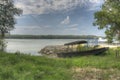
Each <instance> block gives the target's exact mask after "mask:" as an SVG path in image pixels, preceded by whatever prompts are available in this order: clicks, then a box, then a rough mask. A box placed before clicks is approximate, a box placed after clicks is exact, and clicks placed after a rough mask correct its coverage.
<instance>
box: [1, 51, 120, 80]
mask: <svg viewBox="0 0 120 80" xmlns="http://www.w3.org/2000/svg"><path fill="white" fill-rule="evenodd" d="M73 68H82V69H86V68H89V69H92V68H95V69H101V70H108V71H105V72H104V71H103V72H100V74H101V76H103V78H102V79H103V80H104V77H105V79H108V78H106V77H108V76H109V74H110V73H112V74H116V73H120V56H118V57H116V56H115V51H114V50H112V49H110V50H109V51H108V52H106V55H101V56H80V57H73V58H47V57H41V56H30V55H25V54H19V53H17V54H9V53H5V52H0V80H85V79H86V78H84V79H79V77H78V78H75V77H74V79H73V76H74V72H73ZM111 69H114V70H115V71H109V70H111ZM82 71H84V70H82ZM85 72H86V73H87V75H91V74H89V73H88V72H93V74H92V75H94V74H96V72H94V71H89V70H86V71H85ZM106 72H108V73H106ZM109 72H110V73H109ZM78 73H79V76H80V75H81V77H80V78H83V76H82V75H83V74H84V76H86V73H84V72H83V74H80V73H82V72H78ZM78 73H77V74H76V73H75V74H76V75H78ZM103 74H104V75H103ZM98 77H99V76H98Z"/></svg>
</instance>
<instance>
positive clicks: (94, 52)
mask: <svg viewBox="0 0 120 80" xmlns="http://www.w3.org/2000/svg"><path fill="white" fill-rule="evenodd" d="M107 50H108V47H104V48H99V49H93V50H87V51H74V52H66V53H58V54H57V56H58V57H74V56H85V55H100V54H102V53H104V52H105V51H107Z"/></svg>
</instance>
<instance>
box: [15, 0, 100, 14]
mask: <svg viewBox="0 0 120 80" xmlns="http://www.w3.org/2000/svg"><path fill="white" fill-rule="evenodd" d="M100 2H101V0H15V5H16V6H17V7H19V8H21V9H23V14H46V13H50V12H56V11H69V10H72V9H74V8H76V7H78V6H79V7H81V6H84V5H88V4H90V3H92V4H95V5H97V4H99V3H100Z"/></svg>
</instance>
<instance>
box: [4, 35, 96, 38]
mask: <svg viewBox="0 0 120 80" xmlns="http://www.w3.org/2000/svg"><path fill="white" fill-rule="evenodd" d="M5 38H7V39H93V38H98V37H97V36H94V35H9V36H8V35H7V36H6V37H5Z"/></svg>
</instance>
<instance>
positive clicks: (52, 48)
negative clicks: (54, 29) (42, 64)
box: [39, 45, 72, 57]
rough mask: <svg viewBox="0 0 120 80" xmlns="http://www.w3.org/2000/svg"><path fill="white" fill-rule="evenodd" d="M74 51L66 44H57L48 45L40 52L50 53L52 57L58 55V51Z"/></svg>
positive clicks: (43, 53)
mask: <svg viewBox="0 0 120 80" xmlns="http://www.w3.org/2000/svg"><path fill="white" fill-rule="evenodd" d="M69 51H72V49H71V48H68V46H64V45H55V46H46V47H44V48H43V49H41V51H40V52H39V53H41V54H42V55H49V56H52V57H57V54H58V53H64V52H69Z"/></svg>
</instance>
